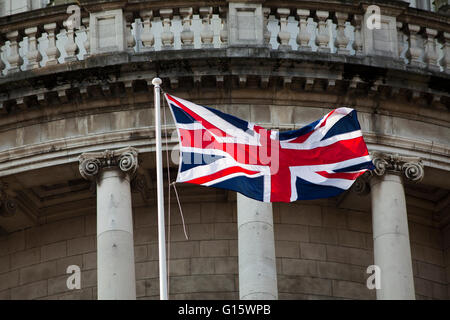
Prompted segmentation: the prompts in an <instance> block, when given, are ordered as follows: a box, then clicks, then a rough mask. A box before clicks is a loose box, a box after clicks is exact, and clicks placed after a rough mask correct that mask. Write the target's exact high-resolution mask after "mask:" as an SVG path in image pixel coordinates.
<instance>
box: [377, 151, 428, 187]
mask: <svg viewBox="0 0 450 320" xmlns="http://www.w3.org/2000/svg"><path fill="white" fill-rule="evenodd" d="M372 162H373V164H374V166H375V170H373V171H371V172H373V174H375V175H377V176H382V175H384V174H385V173H386V172H394V173H397V174H402V175H403V176H404V177H405V178H406V179H408V180H411V181H414V182H419V181H421V180H422V179H423V176H424V169H423V164H422V161H421V160H420V159H419V158H416V157H404V156H400V155H396V154H395V155H394V154H384V153H378V152H376V153H373V154H372Z"/></svg>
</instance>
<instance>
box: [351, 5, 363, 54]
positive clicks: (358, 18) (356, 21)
mask: <svg viewBox="0 0 450 320" xmlns="http://www.w3.org/2000/svg"><path fill="white" fill-rule="evenodd" d="M351 23H352V25H353V26H354V27H355V40H354V41H353V45H352V47H353V49H354V50H355V55H357V56H362V55H363V39H362V33H361V27H362V23H363V16H362V15H359V14H355V15H354V16H353V19H352V21H351Z"/></svg>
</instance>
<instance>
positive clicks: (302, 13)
mask: <svg viewBox="0 0 450 320" xmlns="http://www.w3.org/2000/svg"><path fill="white" fill-rule="evenodd" d="M309 14H310V11H309V10H303V9H297V16H298V20H299V23H298V26H299V32H298V35H297V44H298V50H301V51H311V46H310V45H309V40H311V35H310V34H309V32H308V30H307V27H308V18H309Z"/></svg>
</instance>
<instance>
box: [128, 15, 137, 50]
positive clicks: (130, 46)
mask: <svg viewBox="0 0 450 320" xmlns="http://www.w3.org/2000/svg"><path fill="white" fill-rule="evenodd" d="M125 23H126V24H125V40H126V42H127V51H128V52H129V53H134V46H135V45H136V40H135V39H134V37H133V33H132V32H131V24H132V23H133V13H132V12H125Z"/></svg>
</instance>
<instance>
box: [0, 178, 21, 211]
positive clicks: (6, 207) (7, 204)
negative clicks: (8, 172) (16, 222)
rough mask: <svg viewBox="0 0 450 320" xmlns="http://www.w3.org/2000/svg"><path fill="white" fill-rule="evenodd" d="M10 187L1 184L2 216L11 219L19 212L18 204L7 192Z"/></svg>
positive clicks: (0, 204)
mask: <svg viewBox="0 0 450 320" xmlns="http://www.w3.org/2000/svg"><path fill="white" fill-rule="evenodd" d="M7 187H8V185H7V184H6V183H3V182H0V216H2V217H11V216H13V215H14V214H15V213H16V211H17V202H16V201H15V200H14V199H13V198H12V197H11V196H10V195H9V194H8V193H7V192H6V188H7Z"/></svg>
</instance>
